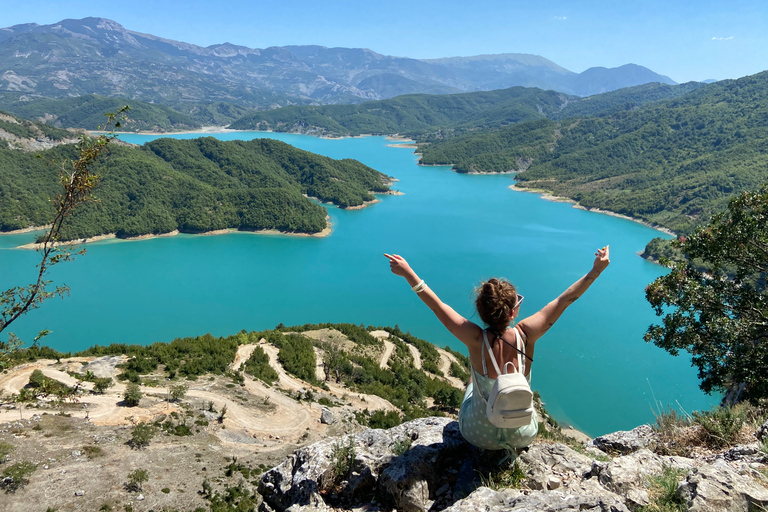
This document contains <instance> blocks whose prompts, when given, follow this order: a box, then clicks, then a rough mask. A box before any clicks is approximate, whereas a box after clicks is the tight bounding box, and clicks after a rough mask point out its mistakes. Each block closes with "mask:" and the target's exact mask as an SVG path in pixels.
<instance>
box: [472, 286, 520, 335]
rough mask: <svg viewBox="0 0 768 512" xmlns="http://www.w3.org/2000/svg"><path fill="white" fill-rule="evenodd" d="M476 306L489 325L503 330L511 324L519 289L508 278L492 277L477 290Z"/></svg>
mask: <svg viewBox="0 0 768 512" xmlns="http://www.w3.org/2000/svg"><path fill="white" fill-rule="evenodd" d="M475 292H476V293H477V298H476V299H475V307H477V312H478V314H479V315H480V318H481V319H482V320H483V322H485V323H486V325H488V327H490V328H492V329H495V330H497V331H503V330H504V329H506V328H507V326H509V321H510V318H509V316H510V314H511V313H512V308H513V307H514V306H515V303H516V302H517V290H516V289H515V286H514V285H513V284H512V283H510V282H509V281H507V280H506V279H497V278H495V277H494V278H492V279H489V280H488V281H486V282H484V283H482V284H481V285H480V286H479V287H478V288H477V289H476V290H475Z"/></svg>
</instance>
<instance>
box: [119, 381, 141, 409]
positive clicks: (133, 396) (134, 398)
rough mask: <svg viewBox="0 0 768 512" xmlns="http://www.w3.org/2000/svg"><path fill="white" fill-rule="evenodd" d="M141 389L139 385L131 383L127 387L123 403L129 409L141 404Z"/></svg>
mask: <svg viewBox="0 0 768 512" xmlns="http://www.w3.org/2000/svg"><path fill="white" fill-rule="evenodd" d="M142 396H143V395H142V394H141V388H140V387H139V385H138V384H135V383H133V382H131V383H130V384H128V385H127V386H125V393H123V401H124V402H125V405H127V406H128V407H136V406H137V405H139V402H141V397H142Z"/></svg>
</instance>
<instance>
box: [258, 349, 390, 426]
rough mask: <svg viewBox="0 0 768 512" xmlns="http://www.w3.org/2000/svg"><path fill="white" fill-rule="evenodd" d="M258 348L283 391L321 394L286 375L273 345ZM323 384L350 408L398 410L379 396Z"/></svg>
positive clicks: (316, 389)
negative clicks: (271, 368)
mask: <svg viewBox="0 0 768 512" xmlns="http://www.w3.org/2000/svg"><path fill="white" fill-rule="evenodd" d="M259 346H260V347H262V348H263V349H264V352H266V353H267V355H268V356H269V363H270V364H271V365H272V367H273V368H274V369H275V371H276V372H277V375H278V382H279V383H280V386H281V387H283V388H285V389H291V390H294V391H298V390H299V389H309V388H313V389H314V390H315V391H317V392H322V390H320V389H319V388H315V387H314V386H312V385H311V384H308V383H306V382H304V381H303V380H299V379H296V378H294V377H292V376H290V375H288V374H287V373H286V372H285V370H284V369H283V366H282V365H281V364H280V362H279V361H278V360H277V353H278V352H279V350H278V348H277V347H275V346H274V345H270V344H268V343H266V342H264V343H261V342H259ZM325 384H326V385H327V386H328V389H329V390H330V392H331V394H333V395H335V396H336V397H337V398H341V399H346V400H348V401H349V402H350V403H351V404H352V406H353V407H355V408H359V409H368V410H370V411H375V410H377V409H384V410H386V411H398V410H399V409H398V408H397V407H395V406H394V405H392V404H391V403H390V402H389V401H388V400H384V399H383V398H381V397H379V396H376V395H366V394H364V393H357V392H354V391H351V390H349V389H347V388H345V387H343V386H339V385H338V384H334V383H332V382H326V383H325Z"/></svg>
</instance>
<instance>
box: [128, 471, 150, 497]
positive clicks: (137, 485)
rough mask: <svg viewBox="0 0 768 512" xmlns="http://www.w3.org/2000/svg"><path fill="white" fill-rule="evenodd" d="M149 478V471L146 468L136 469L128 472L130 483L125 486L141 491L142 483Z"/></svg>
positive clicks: (131, 489) (130, 489)
mask: <svg viewBox="0 0 768 512" xmlns="http://www.w3.org/2000/svg"><path fill="white" fill-rule="evenodd" d="M147 480H149V473H148V472H147V470H146V469H134V470H133V471H131V472H130V473H128V483H127V484H126V485H125V487H126V488H127V489H128V490H129V491H135V492H139V491H141V484H143V483H144V482H146V481H147Z"/></svg>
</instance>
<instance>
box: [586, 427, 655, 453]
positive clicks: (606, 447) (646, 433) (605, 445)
mask: <svg viewBox="0 0 768 512" xmlns="http://www.w3.org/2000/svg"><path fill="white" fill-rule="evenodd" d="M653 438H654V433H653V428H651V426H650V425H640V426H639V427H636V428H633V429H632V430H629V431H624V430H621V431H619V432H614V433H612V434H606V435H604V436H600V437H597V438H595V439H594V440H593V441H592V444H593V445H594V446H595V447H597V448H599V449H600V450H602V451H604V452H618V453H632V452H635V451H637V450H639V449H641V448H647V447H648V446H649V445H650V444H651V441H652V440H653Z"/></svg>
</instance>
